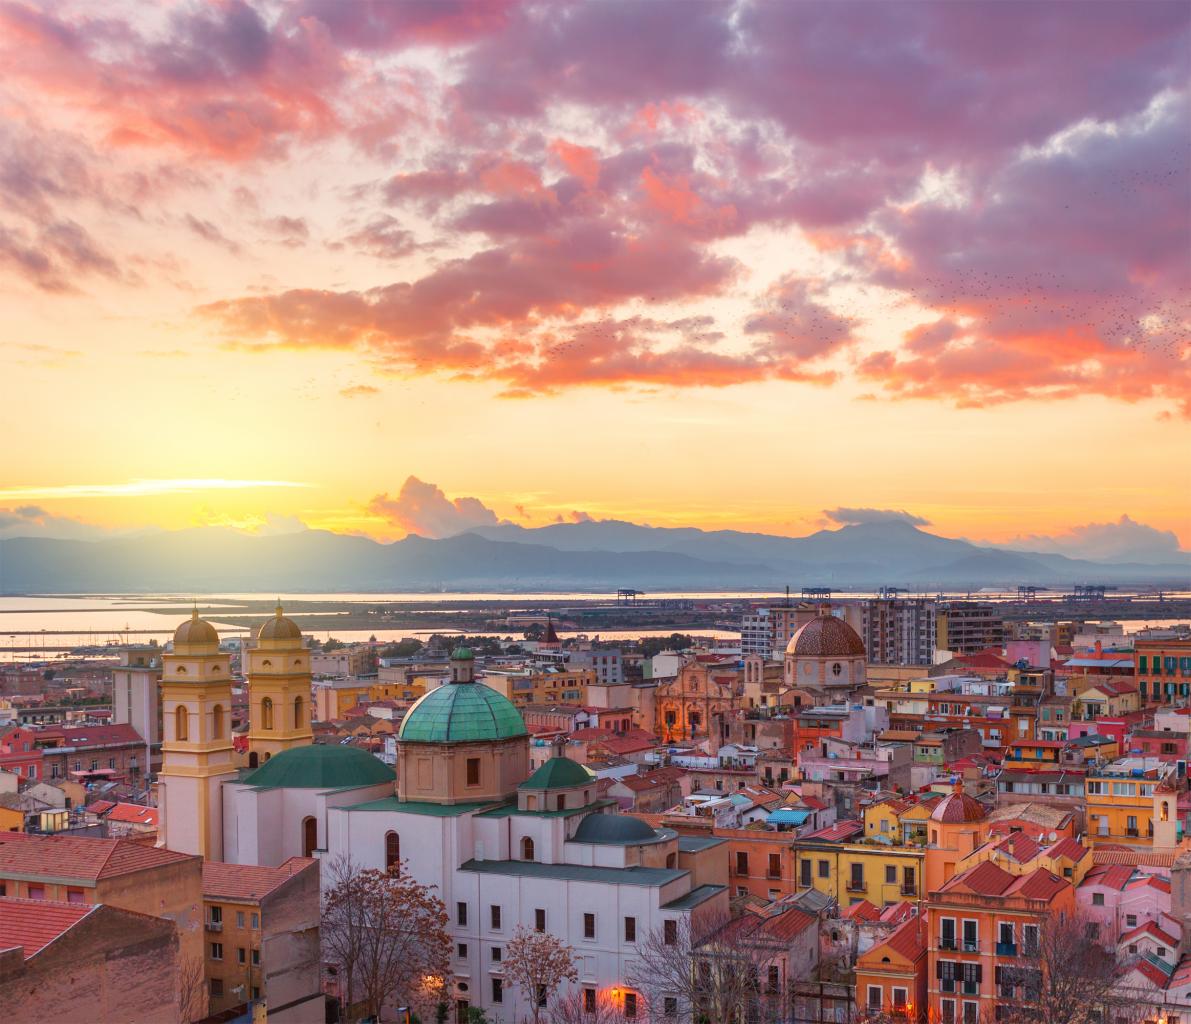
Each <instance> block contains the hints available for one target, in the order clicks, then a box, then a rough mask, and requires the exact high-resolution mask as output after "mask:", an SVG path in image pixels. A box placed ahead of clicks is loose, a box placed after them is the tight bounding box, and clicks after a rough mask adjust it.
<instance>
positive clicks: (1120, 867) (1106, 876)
mask: <svg viewBox="0 0 1191 1024" xmlns="http://www.w3.org/2000/svg"><path fill="white" fill-rule="evenodd" d="M1097 852H1099V851H1093V854H1095V853H1097ZM1132 877H1133V866H1132V865H1127V864H1111V865H1097V866H1096V867H1094V868H1092V870H1091V871H1089V872H1088V873H1087V875H1086V876H1085V877H1084V880H1083V884H1084V885H1102V886H1104V887H1105V888H1106V889H1117V890H1118V891H1120V890H1123V889H1124V888H1125V886H1126V885H1128V884H1129V879H1130V878H1132Z"/></svg>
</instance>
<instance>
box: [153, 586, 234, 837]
mask: <svg viewBox="0 0 1191 1024" xmlns="http://www.w3.org/2000/svg"><path fill="white" fill-rule="evenodd" d="M231 708H232V677H231V657H230V655H229V654H228V653H227V652H226V651H221V650H220V648H219V634H218V633H217V632H216V631H215V627H214V626H212V625H211V623H209V622H207V621H205V620H203V619H200V618H199V614H198V609H195V612H194V614H193V615H192V616H191V618H190V619H188V620H187V621H186V622H183V623H182V625H180V626H179V627H178V628H177V630H176V631H175V632H174V642H173V650H172V651H170V652H169V653H167V654H163V655H162V658H161V713H162V721H163V737H164V738H163V742H162V745H161V749H162V768H161V773H160V775H159V776H158V784H157V806H158V809H159V816H160V820H161V832H162V837H163V840H164V845H165V846H166V847H168V848H169V849H171V850H177V851H179V852H181V853H191V854H196V853H197V854H202V856H204V857H207V858H208V859H211V860H218V859H219V858H220V857H221V856H222V854H223V796H222V790H221V787H222V785H223V783H224V782H231V781H234V780H235V778H236V775H237V769H236V764H235V754H234V752H233V749H232V730H231Z"/></svg>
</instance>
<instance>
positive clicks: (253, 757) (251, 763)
mask: <svg viewBox="0 0 1191 1024" xmlns="http://www.w3.org/2000/svg"><path fill="white" fill-rule="evenodd" d="M260 763H261V756H260V754H258V753H257V752H256V751H255V750H251V751H249V752H248V767H249V768H256V767H257V766H258V765H259V764H260Z"/></svg>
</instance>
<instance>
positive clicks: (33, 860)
mask: <svg viewBox="0 0 1191 1024" xmlns="http://www.w3.org/2000/svg"><path fill="white" fill-rule="evenodd" d="M197 859H198V858H197V857H192V856H191V855H190V854H186V853H176V852H174V851H173V850H166V849H160V848H158V847H155V846H145V845H144V844H143V843H136V842H133V841H132V840H130V839H84V838H82V837H79V836H52V835H51V836H36V835H26V834H25V833H23V832H0V877H2V876H5V875H7V876H13V875H21V876H25V877H32V878H39V877H47V876H54V877H59V878H78V879H83V880H85V881H90V882H92V883H94V882H96V881H98V880H99V879H101V878H111V877H113V876H115V875H126V874H130V873H132V872H134V871H142V870H145V869H147V868H154V867H160V866H161V865H163V864H176V863H179V862H181V861H186V860H197Z"/></svg>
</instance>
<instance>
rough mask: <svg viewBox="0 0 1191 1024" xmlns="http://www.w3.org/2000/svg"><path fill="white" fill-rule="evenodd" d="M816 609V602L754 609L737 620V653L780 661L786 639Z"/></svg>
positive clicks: (810, 616) (813, 615)
mask: <svg viewBox="0 0 1191 1024" xmlns="http://www.w3.org/2000/svg"><path fill="white" fill-rule="evenodd" d="M823 610H826V609H825V608H824V609H823ZM819 611H820V607H819V606H818V605H814V604H807V603H805V602H801V603H799V604H789V603H786V604H774V605H770V606H769V607H767V608H756V609H754V610H753V611H752V612H750V613H748V614H746V615H744V616H743V617H742V618H741V620H740V653H741V654H742V655H746V656H747V655H749V654H757V655H760V656H761V657H762V658H765V659H766V660H767V661H781V659H782V658H783V657H784V656H785V653H786V647H787V645H788V644H789V643H790V639H791V638H792V637H793V636H794V634H795V633H797V632H798V631H799V630H800V629H801V628H802V627H803V626H805V625H806V624H807V623H808V622H810V621H811V619H813V618H814V617H815V616H816V615H818V614H819Z"/></svg>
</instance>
